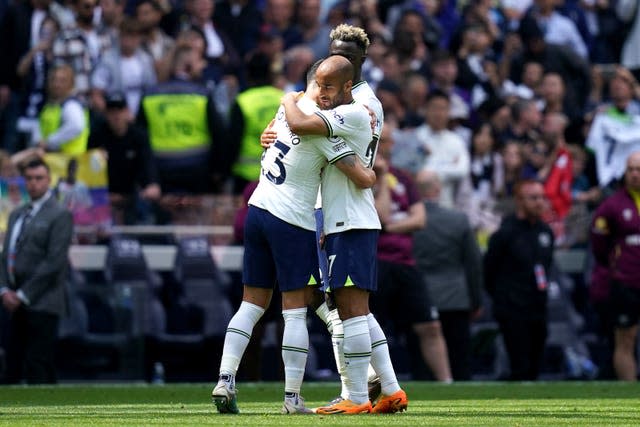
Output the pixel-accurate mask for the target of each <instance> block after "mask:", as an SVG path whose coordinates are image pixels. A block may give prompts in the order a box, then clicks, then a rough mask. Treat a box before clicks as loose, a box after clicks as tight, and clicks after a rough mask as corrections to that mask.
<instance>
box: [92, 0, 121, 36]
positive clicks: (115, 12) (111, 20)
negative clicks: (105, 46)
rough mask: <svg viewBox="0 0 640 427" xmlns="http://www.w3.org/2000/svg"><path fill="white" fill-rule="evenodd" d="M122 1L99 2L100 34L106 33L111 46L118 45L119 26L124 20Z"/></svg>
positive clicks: (107, 0)
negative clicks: (109, 38)
mask: <svg viewBox="0 0 640 427" xmlns="http://www.w3.org/2000/svg"><path fill="white" fill-rule="evenodd" d="M124 3H125V1H124V0H99V1H98V6H99V8H100V23H99V24H98V26H99V28H100V32H103V33H107V34H109V35H110V37H111V45H112V46H115V45H116V43H118V34H119V31H120V24H121V23H122V20H123V19H124V6H125V4H124Z"/></svg>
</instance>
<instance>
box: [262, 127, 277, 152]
mask: <svg viewBox="0 0 640 427" xmlns="http://www.w3.org/2000/svg"><path fill="white" fill-rule="evenodd" d="M274 123H275V120H271V123H269V126H267V127H266V128H265V130H263V131H262V134H261V135H260V146H262V148H265V149H266V148H269V147H270V146H271V144H273V143H274V142H276V137H277V136H278V133H277V132H276V131H275V130H273V124H274Z"/></svg>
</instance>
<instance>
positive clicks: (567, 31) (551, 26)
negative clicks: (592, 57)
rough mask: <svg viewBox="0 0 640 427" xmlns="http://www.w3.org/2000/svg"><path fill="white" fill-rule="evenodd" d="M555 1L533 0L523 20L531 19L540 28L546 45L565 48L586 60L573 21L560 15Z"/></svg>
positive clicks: (583, 44)
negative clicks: (550, 44)
mask: <svg viewBox="0 0 640 427" xmlns="http://www.w3.org/2000/svg"><path fill="white" fill-rule="evenodd" d="M557 5H558V1H557V0H534V5H533V7H532V8H531V9H530V10H529V11H528V12H527V15H526V16H525V17H524V18H523V20H527V19H532V20H533V21H534V23H535V24H537V25H538V27H540V29H541V30H542V33H543V34H544V40H545V41H546V42H547V43H553V44H557V45H562V46H566V47H568V48H569V49H571V51H573V52H575V53H576V54H578V55H580V56H581V57H582V58H585V59H588V56H589V52H588V51H587V45H586V44H585V42H584V40H583V39H582V36H581V35H580V33H579V32H578V28H576V26H575V24H574V23H573V21H571V20H570V19H569V18H567V17H566V16H564V15H561V14H560V13H559V12H558V11H557V10H556V7H557Z"/></svg>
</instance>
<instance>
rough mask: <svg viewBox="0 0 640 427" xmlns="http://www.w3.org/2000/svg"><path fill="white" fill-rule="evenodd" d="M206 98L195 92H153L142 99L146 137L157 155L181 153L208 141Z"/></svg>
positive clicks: (199, 146)
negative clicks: (146, 129)
mask: <svg viewBox="0 0 640 427" xmlns="http://www.w3.org/2000/svg"><path fill="white" fill-rule="evenodd" d="M207 102H208V98H207V97H206V95H204V94H197V93H154V94H150V95H146V96H145V97H144V98H143V100H142V108H143V110H144V114H145V116H146V119H147V127H148V130H149V140H150V142H151V148H152V150H153V151H154V152H155V153H157V154H162V153H180V152H182V151H191V150H194V149H198V148H205V147H207V146H208V145H209V144H211V133H210V131H209V120H208V117H207Z"/></svg>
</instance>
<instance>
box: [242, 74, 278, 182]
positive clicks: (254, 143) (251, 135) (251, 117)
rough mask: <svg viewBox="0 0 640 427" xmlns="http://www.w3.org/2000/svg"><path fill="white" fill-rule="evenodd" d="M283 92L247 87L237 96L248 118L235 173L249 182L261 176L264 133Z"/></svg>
mask: <svg viewBox="0 0 640 427" xmlns="http://www.w3.org/2000/svg"><path fill="white" fill-rule="evenodd" d="M283 94H284V92H282V91H281V90H280V89H278V88H275V87H273V86H258V87H254V88H250V89H247V90H245V91H244V92H242V93H240V94H238V96H237V97H236V102H237V103H238V105H239V106H240V110H241V111H242V116H243V118H244V130H243V134H242V141H241V144H240V154H239V156H238V159H237V161H236V163H235V164H234V165H233V167H232V171H233V174H234V175H235V176H239V177H241V178H244V179H246V180H247V181H255V180H257V179H258V178H259V177H260V159H261V158H262V152H263V149H262V147H261V146H260V135H261V134H262V132H263V131H264V129H265V128H266V127H267V125H268V124H269V122H270V121H271V120H272V119H273V118H274V117H275V114H276V112H277V111H278V107H279V106H280V100H281V99H282V95H283Z"/></svg>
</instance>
